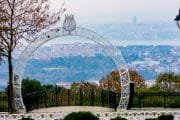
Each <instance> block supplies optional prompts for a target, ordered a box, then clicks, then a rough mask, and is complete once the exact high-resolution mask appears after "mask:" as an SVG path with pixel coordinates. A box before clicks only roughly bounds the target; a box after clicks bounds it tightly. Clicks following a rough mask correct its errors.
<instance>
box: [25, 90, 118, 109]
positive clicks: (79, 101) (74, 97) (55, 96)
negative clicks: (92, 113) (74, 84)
mask: <svg viewBox="0 0 180 120" xmlns="http://www.w3.org/2000/svg"><path fill="white" fill-rule="evenodd" d="M117 95H119V94H116V93H114V92H111V91H104V90H93V89H90V90H83V89H81V88H80V89H78V90H75V91H72V90H69V89H58V90H51V91H42V92H36V93H32V94H28V95H26V96H24V104H25V106H26V109H27V111H30V110H33V109H38V108H46V107H53V106H105V107H110V108H116V106H117V102H116V99H117V98H118V97H117Z"/></svg>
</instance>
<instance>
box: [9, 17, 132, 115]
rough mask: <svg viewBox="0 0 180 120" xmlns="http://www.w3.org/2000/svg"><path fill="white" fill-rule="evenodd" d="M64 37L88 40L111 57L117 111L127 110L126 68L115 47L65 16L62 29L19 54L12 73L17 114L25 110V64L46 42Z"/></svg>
mask: <svg viewBox="0 0 180 120" xmlns="http://www.w3.org/2000/svg"><path fill="white" fill-rule="evenodd" d="M64 36H79V37H82V38H86V39H89V40H91V41H94V42H95V43H97V44H99V45H101V46H102V47H103V48H104V53H105V54H106V55H111V58H112V59H113V61H114V63H115V65H116V67H117V69H118V70H119V75H120V82H121V87H122V88H121V99H120V102H119V105H118V108H117V109H120V110H122V109H124V110H125V109H127V106H128V103H129V97H130V78H129V73H128V68H127V66H126V63H125V61H124V59H123V56H122V54H121V52H120V50H118V49H117V48H116V47H115V46H113V45H112V44H111V43H110V42H109V41H108V40H106V39H104V38H103V37H102V36H101V35H99V34H97V33H96V32H94V31H92V30H89V29H86V28H82V27H76V22H75V20H74V16H73V15H69V16H68V15H67V16H66V17H65V21H64V24H63V27H57V28H55V29H51V30H49V31H47V32H45V33H43V34H41V35H40V36H39V37H38V38H37V39H36V40H34V41H33V42H31V43H30V44H29V45H28V46H27V47H26V48H25V49H24V51H23V52H22V53H21V55H20V57H19V60H18V63H17V66H16V68H15V71H14V79H13V88H14V100H15V108H16V110H17V112H19V113H21V112H26V108H25V106H24V103H23V98H22V95H21V82H22V79H23V78H22V77H23V73H24V70H25V66H26V63H27V62H28V60H29V59H30V57H31V56H32V54H33V53H34V52H35V51H36V50H37V49H38V48H39V47H41V46H42V45H43V44H45V43H46V42H48V41H50V40H52V39H55V38H59V37H64Z"/></svg>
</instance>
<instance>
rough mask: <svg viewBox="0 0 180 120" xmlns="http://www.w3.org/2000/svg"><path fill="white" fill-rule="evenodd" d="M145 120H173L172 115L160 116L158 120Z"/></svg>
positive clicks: (153, 119) (156, 119) (155, 119)
mask: <svg viewBox="0 0 180 120" xmlns="http://www.w3.org/2000/svg"><path fill="white" fill-rule="evenodd" d="M146 120H174V116H173V115H161V116H159V117H158V118H148V119H146Z"/></svg>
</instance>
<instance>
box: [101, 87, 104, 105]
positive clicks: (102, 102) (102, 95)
mask: <svg viewBox="0 0 180 120" xmlns="http://www.w3.org/2000/svg"><path fill="white" fill-rule="evenodd" d="M101 105H102V107H103V106H104V91H103V90H102V91H101Z"/></svg>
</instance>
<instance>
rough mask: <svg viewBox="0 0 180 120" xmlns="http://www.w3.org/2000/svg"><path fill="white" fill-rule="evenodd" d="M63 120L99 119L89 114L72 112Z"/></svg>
mask: <svg viewBox="0 0 180 120" xmlns="http://www.w3.org/2000/svg"><path fill="white" fill-rule="evenodd" d="M64 120H99V118H98V117H97V116H95V115H94V114H92V113H90V112H72V113H70V114H68V115H67V116H65V118H64Z"/></svg>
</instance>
